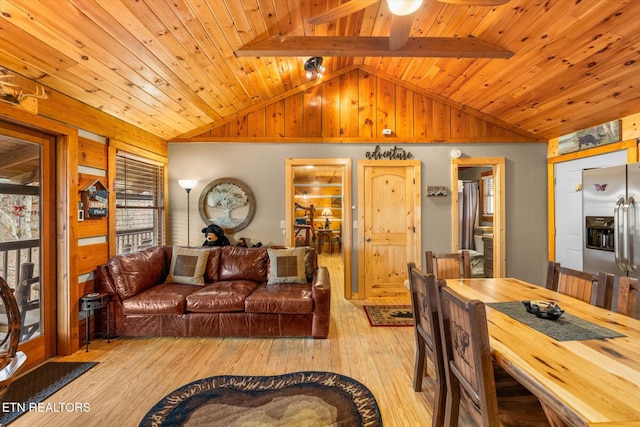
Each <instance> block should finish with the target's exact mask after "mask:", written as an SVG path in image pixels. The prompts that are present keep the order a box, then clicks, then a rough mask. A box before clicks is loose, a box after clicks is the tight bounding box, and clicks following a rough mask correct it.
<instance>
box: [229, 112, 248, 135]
mask: <svg viewBox="0 0 640 427" xmlns="http://www.w3.org/2000/svg"><path fill="white" fill-rule="evenodd" d="M229 134H230V135H233V136H248V135H249V133H248V130H247V116H242V117H238V119H237V120H232V121H231V122H229Z"/></svg>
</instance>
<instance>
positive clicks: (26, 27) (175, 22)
mask: <svg viewBox="0 0 640 427" xmlns="http://www.w3.org/2000/svg"><path fill="white" fill-rule="evenodd" d="M341 3H344V1H341V0H243V1H238V0H209V1H207V0H0V12H1V14H0V66H2V67H3V68H5V71H4V73H5V74H6V73H9V74H19V75H21V76H24V77H27V78H29V79H32V80H34V81H36V82H37V83H39V84H42V85H44V86H45V87H47V88H50V89H54V90H56V91H59V92H61V93H64V94H66V95H68V96H70V97H72V98H75V99H77V100H79V101H81V102H83V103H85V104H88V105H91V106H93V107H95V108H98V109H100V110H102V111H104V112H106V113H108V114H111V115H113V116H116V117H118V118H120V119H122V120H125V121H127V122H129V123H132V124H134V125H136V126H138V127H140V128H143V129H145V130H147V131H149V132H151V133H153V134H155V135H157V136H159V137H161V138H164V139H168V140H171V139H172V138H177V137H180V136H182V135H186V134H193V132H194V130H196V129H204V128H206V127H207V126H211V127H213V126H215V124H216V123H220V122H221V121H224V120H225V119H226V118H228V117H231V116H237V115H238V114H242V113H243V111H246V110H247V109H250V108H251V107H252V106H255V105H258V104H264V103H266V102H268V101H269V99H272V98H277V97H278V96H282V95H283V94H285V93H290V91H292V90H295V89H296V88H299V87H302V86H304V85H305V84H307V85H308V83H309V79H307V77H306V76H305V72H304V70H303V64H304V61H305V60H306V59H307V57H306V56H299V57H296V56H293V57H292V56H277V57H273V56H267V57H246V56H237V55H236V52H237V51H238V50H240V49H241V48H243V47H245V46H248V45H249V46H250V45H252V44H255V43H257V42H260V41H262V40H266V39H269V38H270V37H273V36H295V37H302V36H305V37H323V36H331V37H336V36H341V37H361V38H364V37H388V36H389V32H390V22H391V14H390V12H389V10H388V8H387V6H386V2H385V1H384V0H382V1H379V2H369V3H372V4H371V5H370V6H368V7H366V8H365V9H363V10H360V11H357V12H355V13H353V14H350V15H348V16H346V17H343V18H339V19H337V20H333V21H330V22H328V23H324V24H320V25H313V24H309V23H308V22H307V20H308V19H310V18H312V17H314V16H316V15H318V14H319V13H322V12H325V11H327V10H330V9H332V8H334V7H336V6H338V5H339V4H341ZM638 16H640V1H636V0H615V1H611V0H586V1H585V0H582V1H579V0H573V1H571V0H544V1H543V0H511V1H509V2H508V3H506V4H504V5H500V6H494V7H491V6H461V5H456V4H446V3H443V2H440V1H437V0H425V1H424V4H423V6H422V7H421V8H420V10H419V11H418V12H417V13H416V14H415V15H414V16H413V20H412V25H411V31H410V36H411V37H413V38H423V37H463V38H466V37H469V36H472V37H474V38H477V39H482V40H483V41H485V42H488V43H492V44H494V45H497V46H499V47H501V48H504V49H507V50H509V51H511V52H513V53H514V54H513V56H511V58H509V59H487V58H466V59H458V58H431V57H420V58H418V57H411V56H397V57H396V56H380V57H374V56H371V57H361V56H334V57H329V56H325V58H324V66H325V67H326V74H327V75H328V77H330V75H331V73H337V72H339V71H340V70H342V69H344V68H346V67H351V68H353V67H358V66H363V67H366V69H367V70H368V71H373V72H374V73H376V74H377V75H378V76H383V77H385V78H389V79H397V80H396V81H404V82H406V83H407V84H410V85H412V87H419V88H421V89H423V90H424V91H425V93H427V94H429V93H432V94H435V95H437V96H438V97H445V98H448V99H450V100H451V101H452V102H455V103H457V104H459V105H462V106H464V107H465V108H468V109H469V110H470V111H477V112H478V113H480V114H482V115H485V116H491V117H495V118H496V119H497V120H500V121H503V122H505V123H508V124H510V125H511V126H514V127H518V128H519V129H521V130H522V131H524V132H528V133H530V134H532V135H534V136H536V137H537V138H546V139H549V138H554V137H557V136H560V135H564V134H567V133H570V132H574V131H576V130H580V129H583V128H586V127H589V126H594V125H597V124H600V123H603V122H606V121H609V120H614V119H617V118H621V117H624V116H628V115H631V114H635V113H637V112H638V110H639V108H638V106H639V105H640V90H638V89H637V88H639V87H640V72H639V71H640V70H639V69H638V67H639V61H638V53H637V50H638V48H639V47H640V20H638V19H637V17H638ZM306 42H308V43H311V44H312V45H313V39H306ZM310 52H311V50H310ZM298 53H299V52H296V54H298ZM23 89H24V90H25V91H26V92H34V87H24V88H23Z"/></svg>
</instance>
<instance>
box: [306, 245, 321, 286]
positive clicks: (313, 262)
mask: <svg viewBox="0 0 640 427" xmlns="http://www.w3.org/2000/svg"><path fill="white" fill-rule="evenodd" d="M317 269H318V253H317V252H316V250H315V248H313V247H311V246H305V252H304V273H305V274H306V276H307V282H309V283H311V281H312V280H313V273H315V271H316V270H317Z"/></svg>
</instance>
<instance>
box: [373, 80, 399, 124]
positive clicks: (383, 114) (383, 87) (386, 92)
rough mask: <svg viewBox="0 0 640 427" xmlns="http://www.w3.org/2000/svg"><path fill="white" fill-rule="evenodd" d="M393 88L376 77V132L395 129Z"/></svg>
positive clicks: (392, 85)
mask: <svg viewBox="0 0 640 427" xmlns="http://www.w3.org/2000/svg"><path fill="white" fill-rule="evenodd" d="M394 89H395V87H394V84H393V83H392V82H390V81H389V80H386V79H381V78H379V77H378V81H377V87H376V97H377V104H378V108H377V118H378V131H379V132H382V129H391V130H394V129H395V128H396V114H395V108H396V106H395V90H394Z"/></svg>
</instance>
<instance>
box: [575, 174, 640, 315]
mask: <svg viewBox="0 0 640 427" xmlns="http://www.w3.org/2000/svg"><path fill="white" fill-rule="evenodd" d="M638 203H640V163H633V164H629V165H622V166H613V167H607V168H599V169H586V170H584V171H583V172H582V211H583V225H584V235H583V244H584V250H583V269H584V271H587V272H589V273H596V274H597V273H598V272H601V271H605V272H608V273H613V274H615V275H616V287H615V291H614V308H615V306H616V303H617V289H618V279H619V277H620V276H627V275H628V276H632V277H638V278H640V229H639V228H638V226H639V225H640V221H639V214H640V209H639V206H638Z"/></svg>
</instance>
